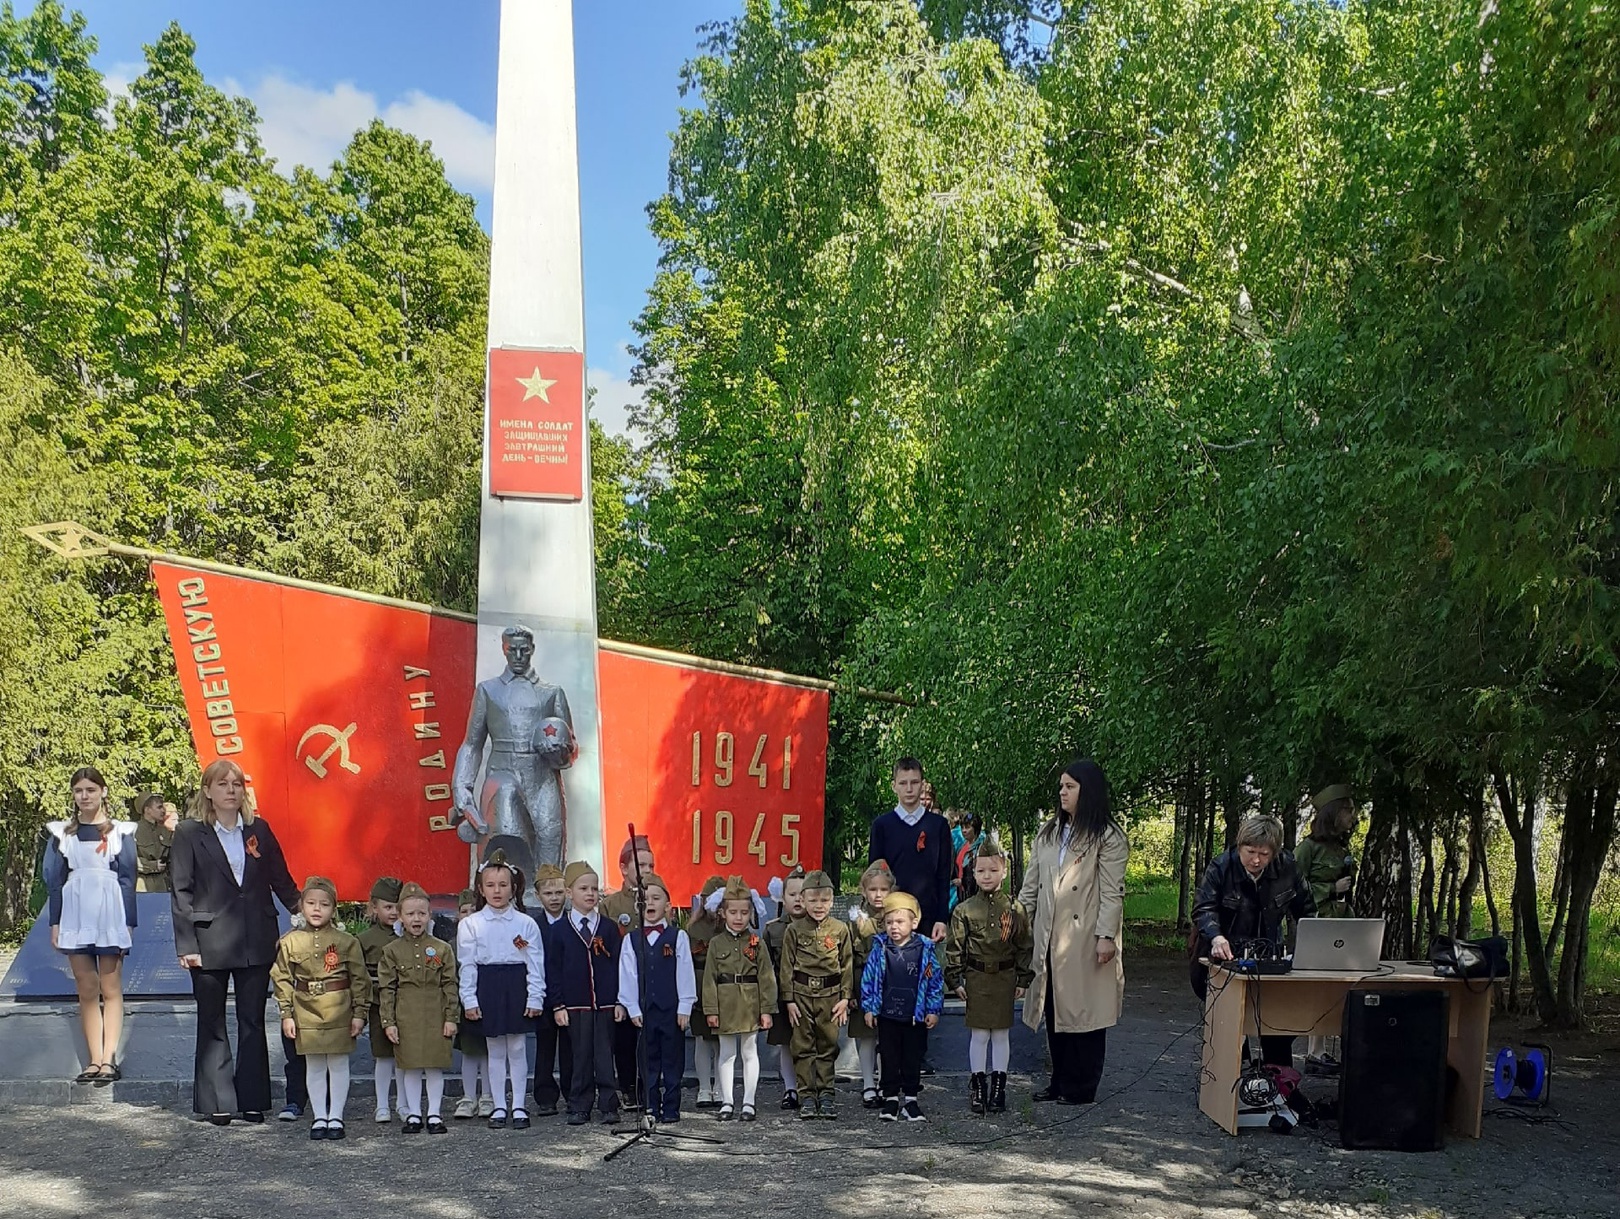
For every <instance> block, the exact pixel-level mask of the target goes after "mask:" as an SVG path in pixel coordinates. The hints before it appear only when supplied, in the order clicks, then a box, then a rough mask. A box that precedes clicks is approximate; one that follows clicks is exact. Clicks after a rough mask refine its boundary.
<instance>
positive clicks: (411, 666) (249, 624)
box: [152, 562, 827, 902]
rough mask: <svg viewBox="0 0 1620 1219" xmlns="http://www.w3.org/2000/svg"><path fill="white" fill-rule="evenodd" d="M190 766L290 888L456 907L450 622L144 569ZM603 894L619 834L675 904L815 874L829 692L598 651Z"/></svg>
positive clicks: (461, 623) (469, 665)
mask: <svg viewBox="0 0 1620 1219" xmlns="http://www.w3.org/2000/svg"><path fill="white" fill-rule="evenodd" d="M152 575H153V578H154V579H155V580H156V582H157V586H158V594H159V596H160V598H161V600H162V603H163V611H164V617H165V618H166V620H167V622H168V628H169V638H170V640H171V641H172V643H173V645H174V650H175V661H176V666H177V669H178V672H179V676H180V684H181V688H182V689H183V690H184V692H185V699H186V711H187V714H188V717H189V719H190V722H191V732H192V737H193V739H194V740H195V742H196V745H197V758H198V762H199V763H200V764H201V765H203V766H206V765H208V763H210V762H212V761H213V760H214V759H215V758H218V757H230V758H234V759H235V760H236V761H237V762H238V763H240V764H241V766H242V769H243V770H244V772H245V773H246V774H247V776H248V780H249V784H250V786H251V788H252V791H253V795H254V799H255V801H256V807H257V808H258V809H259V811H260V812H262V813H263V814H264V815H265V817H266V818H267V819H268V820H269V821H270V823H271V824H272V825H273V826H274V827H275V829H276V832H277V835H278V837H279V838H280V839H281V841H282V843H283V845H284V846H285V848H286V850H287V857H288V862H289V864H290V866H291V867H292V869H293V872H294V874H295V875H296V876H297V878H298V879H300V880H302V879H303V877H304V875H306V874H308V873H312V872H313V873H320V874H321V875H325V876H329V877H331V878H332V880H333V882H334V883H335V884H336V885H337V888H338V892H339V894H340V895H341V896H342V897H343V898H344V899H345V900H361V899H363V898H364V897H365V896H366V894H367V893H368V892H369V891H370V888H371V882H372V881H373V880H374V879H375V878H376V877H378V876H383V875H393V876H398V877H401V878H402V879H410V880H415V881H417V883H419V884H421V885H423V886H424V887H425V888H427V889H428V891H429V892H431V893H438V894H449V893H456V892H459V891H460V889H461V888H462V887H463V886H464V885H465V883H466V880H467V868H468V851H467V847H466V845H465V844H464V843H462V842H461V841H460V839H458V838H457V837H456V835H455V833H454V831H453V828H452V826H451V822H450V806H451V799H450V787H449V784H450V774H451V771H452V770H453V768H454V766H455V754H456V750H457V748H458V747H459V746H460V744H461V740H462V736H463V734H464V733H465V731H466V726H467V711H468V708H469V706H470V704H471V701H472V692H473V685H474V681H473V670H474V657H475V654H476V649H477V628H476V626H475V624H474V623H472V622H469V621H467V620H465V619H463V618H459V617H451V616H449V615H445V614H439V613H433V612H429V611H426V610H422V609H415V608H412V607H410V606H404V605H398V604H387V603H379V602H373V601H368V600H365V599H363V598H360V597H355V596H351V595H347V594H344V593H341V592H337V591H329V590H322V589H312V588H301V587H295V586H292V585H288V584H283V583H280V582H278V581H276V580H274V579H272V578H256V577H253V576H249V575H236V574H228V573H220V572H214V571H206V570H202V569H198V568H191V567H185V566H182V565H179V564H171V563H161V562H159V563H153V564H152ZM598 679H599V686H600V700H601V704H600V710H601V717H602V751H603V757H604V766H603V771H604V774H603V784H604V790H603V808H604V813H603V821H604V824H603V827H602V829H603V841H604V842H605V843H606V844H607V847H606V849H607V851H608V854H609V856H610V858H609V859H608V860H606V861H592V862H604V863H606V865H607V866H606V867H605V868H604V869H603V879H604V882H605V883H607V884H609V885H616V884H617V883H618V875H617V873H618V866H617V865H618V849H619V847H620V846H621V845H622V844H623V842H624V839H625V826H626V825H627V824H629V823H631V822H633V823H634V824H635V825H636V828H637V829H638V831H640V832H642V833H645V834H648V835H649V836H650V837H651V839H652V842H653V846H654V849H655V854H656V855H657V861H658V868H659V871H660V872H661V873H662V874H663V876H664V878H665V879H666V880H667V881H669V883H670V885H671V887H672V888H674V889H675V890H677V892H676V893H674V894H673V896H674V897H675V899H676V900H677V901H682V902H684V901H686V900H688V899H689V898H690V896H691V893H693V892H695V891H696V890H697V889H698V888H699V887H700V886H701V884H702V881H703V878H704V877H706V876H708V875H710V874H711V873H715V872H719V873H723V874H728V875H729V874H731V873H740V874H741V875H743V876H746V877H747V878H748V879H749V882H750V883H751V884H753V885H755V887H757V888H761V889H763V887H764V885H765V883H766V881H767V880H768V878H769V877H771V876H776V875H781V874H782V873H783V872H784V871H786V870H787V868H788V867H789V866H791V861H793V860H795V859H797V860H799V861H802V862H803V863H804V864H805V865H806V866H807V867H811V866H815V865H816V864H817V863H819V861H820V854H821V838H822V824H823V816H824V800H825V787H826V766H827V694H826V692H825V691H822V690H816V689H809V688H805V687H801V686H796V685H792V684H789V683H785V682H778V681H771V680H766V679H763V678H754V677H747V676H740V675H733V674H729V673H716V672H711V671H708V670H706V669H702V668H698V667H695V666H692V665H686V664H682V663H680V661H679V658H678V657H670V658H668V659H664V658H662V657H660V656H658V655H626V654H622V653H617V652H613V651H609V650H602V651H599V652H598Z"/></svg>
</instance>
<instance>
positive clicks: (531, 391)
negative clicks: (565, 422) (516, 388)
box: [517, 365, 557, 405]
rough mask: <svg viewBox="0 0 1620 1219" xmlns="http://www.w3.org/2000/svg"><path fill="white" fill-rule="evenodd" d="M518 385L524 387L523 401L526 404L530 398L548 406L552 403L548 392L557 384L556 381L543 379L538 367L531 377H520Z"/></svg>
mask: <svg viewBox="0 0 1620 1219" xmlns="http://www.w3.org/2000/svg"><path fill="white" fill-rule="evenodd" d="M517 383H518V384H519V385H521V386H522V387H523V400H524V401H525V402H527V401H528V400H529V399H530V398H538V399H540V401H542V402H544V403H546V404H547V405H550V403H551V396H550V395H549V394H547V393H546V391H547V390H548V389H550V388H551V387H552V386H553V385H555V384H557V382H556V381H555V380H551V381H548V380H546V379H545V378H544V377H542V376H541V375H540V369H539V366H538V365H537V366H536V367H535V370H534V372H533V373H531V374H530V375H529V376H527V377H518V378H517Z"/></svg>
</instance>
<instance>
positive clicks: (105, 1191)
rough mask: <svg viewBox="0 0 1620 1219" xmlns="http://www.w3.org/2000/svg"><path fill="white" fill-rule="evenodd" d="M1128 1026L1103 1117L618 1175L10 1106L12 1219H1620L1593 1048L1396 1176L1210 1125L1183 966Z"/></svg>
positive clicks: (1613, 1136)
mask: <svg viewBox="0 0 1620 1219" xmlns="http://www.w3.org/2000/svg"><path fill="white" fill-rule="evenodd" d="M1126 1013H1127V1020H1126V1023H1125V1024H1124V1025H1122V1026H1121V1027H1120V1028H1119V1029H1118V1030H1117V1031H1116V1032H1115V1033H1114V1034H1113V1035H1112V1036H1111V1037H1110V1045H1109V1060H1108V1073H1107V1076H1106V1078H1105V1080H1104V1090H1105V1099H1103V1100H1102V1101H1101V1102H1100V1103H1099V1104H1097V1105H1095V1106H1092V1107H1089V1108H1086V1109H1082V1110H1068V1109H1061V1108H1055V1107H1052V1106H1046V1105H1042V1106H1034V1105H1032V1104H1030V1103H1029V1101H1028V1093H1029V1090H1030V1085H1031V1082H1032V1081H1031V1079H1030V1078H1029V1076H1028V1075H1027V1074H1026V1075H1022V1076H1015V1078H1014V1089H1013V1093H1014V1098H1013V1099H1014V1103H1013V1111H1012V1112H1009V1113H1008V1114H1007V1115H1005V1116H1004V1117H1002V1118H1000V1119H984V1118H973V1117H971V1116H970V1115H969V1114H968V1113H967V1111H966V1104H965V1090H966V1080H965V1078H964V1077H963V1076H961V1075H959V1074H953V1073H950V1072H949V1071H947V1072H946V1073H944V1074H942V1075H941V1076H939V1077H937V1078H936V1080H935V1081H934V1083H935V1084H937V1086H930V1087H929V1088H928V1089H927V1090H926V1094H925V1096H924V1104H925V1107H926V1108H927V1110H928V1112H929V1115H930V1120H929V1122H928V1123H926V1124H924V1125H911V1126H907V1125H891V1124H887V1123H880V1122H878V1121H876V1120H874V1119H873V1118H872V1117H871V1116H870V1115H869V1114H867V1113H865V1112H864V1111H862V1110H861V1109H860V1107H859V1102H858V1098H857V1099H856V1100H855V1101H854V1103H853V1104H852V1103H850V1102H849V1101H848V1100H846V1102H845V1104H844V1107H843V1118H842V1119H841V1120H840V1121H838V1122H837V1123H800V1122H799V1121H798V1120H796V1119H795V1118H793V1117H791V1116H790V1115H785V1114H781V1113H779V1112H778V1111H777V1109H776V1107H775V1106H776V1101H777V1099H778V1097H779V1092H778V1090H777V1089H776V1088H775V1087H774V1086H772V1087H763V1086H762V1089H761V1099H762V1102H763V1106H762V1109H761V1114H762V1120H761V1121H760V1122H759V1123H758V1124H756V1125H754V1126H739V1125H724V1126H723V1125H720V1124H718V1123H715V1122H713V1121H711V1120H709V1119H708V1118H706V1117H704V1116H696V1117H692V1118H689V1119H688V1120H687V1121H685V1122H683V1123H682V1124H681V1125H680V1126H679V1127H678V1129H679V1130H681V1131H683V1132H688V1133H708V1134H714V1135H716V1136H718V1137H719V1138H721V1139H723V1140H724V1141H723V1143H722V1144H721V1145H720V1146H718V1147H714V1148H710V1147H704V1146H701V1145H697V1144H692V1145H686V1144H676V1145H673V1146H667V1147H666V1146H663V1145H660V1146H658V1147H654V1148H642V1147H638V1148H635V1149H633V1150H632V1151H631V1152H629V1154H628V1155H626V1156H623V1157H621V1158H619V1159H618V1160H616V1161H614V1162H613V1163H611V1164H603V1162H602V1155H603V1154H604V1153H605V1152H606V1151H608V1150H609V1149H611V1148H612V1147H613V1146H614V1145H615V1144H616V1140H615V1139H614V1138H613V1137H612V1136H611V1135H610V1134H609V1133H608V1132H607V1131H605V1130H603V1129H601V1128H598V1127H589V1128H567V1127H564V1126H562V1125H561V1124H560V1121H559V1120H558V1119H542V1120H540V1121H537V1123H536V1125H535V1128H534V1129H533V1130H531V1131H528V1132H526V1133H521V1134H519V1133H514V1132H496V1131H491V1130H488V1129H486V1128H483V1127H482V1126H475V1125H473V1124H471V1123H465V1122H462V1123H456V1124H455V1126H454V1130H453V1132H452V1134H451V1135H450V1136H449V1137H445V1138H429V1137H428V1136H425V1135H424V1136H421V1137H419V1138H411V1139H406V1138H405V1137H404V1136H402V1135H401V1134H400V1133H399V1132H398V1129H397V1127H376V1126H374V1125H373V1124H372V1123H371V1122H370V1121H369V1120H367V1119H366V1118H365V1116H364V1113H365V1111H366V1110H367V1109H368V1108H369V1106H368V1105H366V1104H364V1103H363V1097H362V1096H361V1088H357V1089H356V1094H355V1097H354V1099H352V1100H351V1102H350V1106H349V1112H350V1116H351V1124H350V1131H351V1135H350V1138H349V1139H348V1140H347V1141H345V1142H344V1143H340V1144H323V1143H310V1142H309V1141H308V1139H307V1136H306V1127H305V1126H304V1125H303V1124H302V1123H300V1124H297V1125H278V1124H276V1123H270V1124H268V1125H265V1126H262V1127H248V1126H242V1125H234V1126H232V1127H230V1128H229V1129H226V1130H218V1129H215V1128H213V1127H211V1126H206V1125H199V1124H197V1123H195V1122H193V1121H190V1120H188V1119H187V1118H186V1117H185V1116H183V1115H180V1114H177V1113H173V1112H170V1111H167V1110H163V1109H157V1108H146V1107H138V1106H134V1105H129V1104H122V1103H111V1102H110V1101H108V1102H104V1103H97V1102H91V1103H81V1104H74V1105H71V1106H68V1107H66V1108H63V1109H60V1110H54V1111H53V1110H50V1109H44V1108H27V1107H22V1108H15V1109H11V1110H9V1111H6V1112H0V1174H3V1176H0V1181H3V1182H4V1185H3V1187H0V1214H5V1215H18V1216H24V1215H26V1216H30V1217H41V1219H43V1217H49V1216H68V1215H89V1214H98V1215H100V1214H123V1215H131V1216H145V1215H174V1216H193V1215H196V1216H217V1217H222V1219H223V1217H226V1216H230V1217H233V1219H234V1217H241V1219H267V1217H269V1216H280V1215H291V1214H314V1215H334V1214H342V1215H349V1216H356V1217H357V1219H367V1217H369V1216H374V1215H375V1216H382V1215H388V1216H402V1217H403V1216H411V1217H414V1216H422V1217H423V1219H430V1217H431V1219H501V1217H503V1216H513V1217H514V1219H515V1217H517V1216H522V1217H523V1219H532V1217H533V1216H536V1215H615V1216H631V1217H639V1216H646V1215H655V1214H662V1215H667V1216H670V1217H671V1219H674V1217H677V1216H678V1217H679V1219H690V1217H692V1216H702V1215H727V1216H731V1217H733V1219H735V1217H736V1216H738V1215H740V1214H748V1215H755V1216H766V1215H778V1214H785V1213H788V1212H789V1211H790V1210H791V1211H793V1212H796V1213H797V1214H798V1215H800V1216H804V1217H805V1219H819V1217H821V1216H828V1217H832V1216H839V1217H842V1216H857V1215H859V1216H863V1217H869V1216H874V1215H877V1216H882V1217H884V1219H890V1217H891V1216H900V1215H928V1216H933V1215H938V1216H951V1217H955V1216H974V1215H1016V1216H1018V1217H1019V1219H1026V1217H1031V1219H1032V1217H1035V1216H1047V1215H1051V1216H1065V1217H1069V1216H1075V1215H1079V1216H1087V1217H1089V1216H1111V1215H1118V1216H1122V1217H1124V1216H1131V1217H1133V1219H1153V1217H1156V1216H1163V1217H1174V1219H1183V1217H1191V1216H1194V1215H1200V1216H1215V1217H1236V1216H1249V1215H1265V1216H1272V1215H1288V1216H1309V1217H1316V1216H1333V1217H1341V1216H1351V1215H1356V1216H1414V1217H1415V1216H1428V1217H1445V1219H1449V1217H1451V1216H1482V1217H1483V1216H1491V1217H1493V1219H1519V1217H1528V1216H1532V1215H1535V1216H1543V1215H1545V1216H1553V1215H1557V1216H1578V1217H1582V1219H1584V1217H1587V1216H1591V1217H1596V1216H1600V1215H1601V1216H1612V1215H1614V1214H1615V1213H1616V1209H1617V1204H1616V1201H1615V1199H1616V1197H1617V1193H1616V1191H1617V1188H1620V1179H1617V1177H1620V1133H1617V1129H1620V1122H1616V1121H1615V1120H1614V1114H1613V1112H1612V1106H1611V1105H1610V1103H1609V1098H1610V1097H1612V1096H1613V1095H1614V1088H1613V1083H1614V1080H1615V1078H1616V1077H1617V1075H1620V1054H1616V1053H1615V1052H1614V1051H1613V1050H1605V1049H1603V1048H1602V1047H1601V1046H1598V1045H1597V1044H1596V1042H1595V1040H1593V1039H1587V1041H1586V1042H1584V1043H1580V1044H1578V1045H1577V1046H1576V1048H1575V1049H1573V1050H1570V1051H1567V1052H1565V1053H1563V1054H1562V1055H1561V1056H1560V1061H1559V1075H1558V1081H1557V1088H1558V1093H1557V1102H1558V1106H1559V1110H1558V1111H1559V1114H1560V1117H1561V1119H1562V1121H1563V1122H1564V1123H1565V1124H1562V1125H1560V1124H1554V1123H1544V1124H1540V1125H1530V1124H1527V1123H1525V1122H1523V1121H1518V1120H1512V1119H1508V1118H1500V1117H1492V1118H1487V1120H1486V1130H1485V1137H1484V1138H1483V1139H1482V1140H1480V1141H1479V1142H1477V1143H1473V1142H1464V1141H1455V1142H1453V1143H1452V1144H1451V1145H1450V1146H1449V1147H1448V1148H1447V1149H1446V1150H1445V1151H1444V1152H1441V1153H1438V1154H1433V1155H1418V1156H1399V1155H1394V1154H1384V1153H1372V1152H1355V1153H1351V1152H1346V1151H1343V1150H1342V1149H1340V1148H1338V1147H1337V1146H1336V1143H1335V1142H1334V1139H1333V1136H1332V1133H1331V1131H1330V1130H1323V1131H1320V1132H1314V1133H1311V1132H1304V1131H1301V1132H1299V1133H1296V1134H1295V1135H1293V1136H1289V1137H1279V1136H1275V1135H1269V1134H1260V1133H1257V1134H1249V1135H1245V1136H1244V1137H1242V1138H1239V1139H1232V1138H1228V1137H1227V1136H1226V1135H1224V1134H1222V1133H1221V1132H1219V1131H1218V1130H1216V1129H1215V1128H1214V1127H1213V1126H1212V1125H1211V1124H1210V1123H1209V1122H1208V1121H1207V1120H1206V1119H1204V1118H1203V1116H1202V1115H1201V1114H1199V1112H1198V1110H1197V1103H1196V1096H1195V1077H1196V1071H1197V1054H1198V1039H1197V1036H1196V1034H1195V1033H1190V1032H1189V1031H1190V1030H1191V1029H1193V1027H1194V1021H1195V1020H1196V1015H1197V1013H1196V1009H1195V1007H1194V1005H1193V1001H1192V999H1191V996H1190V995H1189V994H1188V993H1187V991H1186V988H1185V983H1184V981H1183V974H1182V972H1181V969H1180V966H1179V964H1178V963H1177V962H1173V961H1159V962H1155V961H1145V962H1144V961H1137V962H1135V963H1133V965H1132V967H1131V970H1130V978H1129V992H1128V995H1127V1000H1126ZM1507 1031H1508V1030H1507V1029H1506V1028H1503V1029H1501V1030H1500V1032H1499V1034H1498V1035H1497V1036H1494V1037H1493V1044H1499V1043H1501V1042H1502V1041H1503V1040H1505V1034H1506V1033H1507ZM1030 1049H1031V1051H1033V1050H1035V1049H1037V1047H1030ZM952 1065H954V1064H951V1063H947V1062H942V1063H941V1066H942V1067H947V1068H948V1067H950V1066H952ZM362 1087H363V1086H362ZM366 1090H369V1089H366ZM688 1096H690V1093H688Z"/></svg>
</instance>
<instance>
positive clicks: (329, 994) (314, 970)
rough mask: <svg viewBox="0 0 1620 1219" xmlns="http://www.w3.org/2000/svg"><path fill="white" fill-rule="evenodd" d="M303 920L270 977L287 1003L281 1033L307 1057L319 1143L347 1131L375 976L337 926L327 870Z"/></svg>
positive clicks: (305, 899) (311, 890) (285, 941)
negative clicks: (357, 1052) (353, 1058)
mask: <svg viewBox="0 0 1620 1219" xmlns="http://www.w3.org/2000/svg"><path fill="white" fill-rule="evenodd" d="M298 912H299V913H300V914H302V915H303V916H304V925H303V926H302V927H296V928H294V929H293V930H291V931H289V932H288V933H287V934H286V935H284V936H282V937H281V942H280V944H279V945H277V948H276V963H275V964H274V965H273V966H272V967H271V969H270V981H271V983H272V984H273V985H274V986H275V988H276V1006H277V1007H279V1008H280V1009H281V1033H282V1036H284V1037H287V1038H290V1039H291V1040H293V1041H295V1042H296V1043H297V1046H298V1053H299V1054H300V1055H302V1056H303V1059H304V1067H305V1071H306V1078H307V1081H308V1085H309V1111H310V1116H311V1118H312V1119H313V1120H312V1122H311V1124H310V1128H309V1137H310V1138H311V1139H313V1140H315V1141H317V1142H319V1141H321V1140H323V1139H341V1138H343V1137H344V1128H343V1107H344V1105H345V1104H346V1103H347V1102H348V1099H349V1055H351V1054H353V1053H354V1043H355V1039H356V1038H357V1037H359V1036H360V1031H361V1030H362V1029H363V1028H365V1027H366V1012H367V1011H368V1010H369V1008H370V1006H371V975H370V974H368V973H367V972H366V958H365V955H364V954H363V953H362V952H361V950H360V941H359V940H357V939H355V938H354V937H353V936H352V935H350V934H349V933H348V932H346V931H344V930H343V929H342V928H340V927H338V926H336V925H335V924H334V923H333V921H332V916H333V915H334V914H335V913H336V912H337V887H336V886H335V885H333V884H332V882H331V881H329V880H327V879H326V877H324V876H311V877H310V878H309V879H308V880H306V881H305V882H304V891H303V893H302V894H301V895H300V897H299V899H298Z"/></svg>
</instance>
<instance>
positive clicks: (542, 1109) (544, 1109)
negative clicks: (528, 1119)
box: [534, 1101, 557, 1117]
mask: <svg viewBox="0 0 1620 1219" xmlns="http://www.w3.org/2000/svg"><path fill="white" fill-rule="evenodd" d="M534 1115H535V1117H556V1116H557V1102H556V1101H552V1102H551V1104H549V1105H536V1106H535V1107H534Z"/></svg>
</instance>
